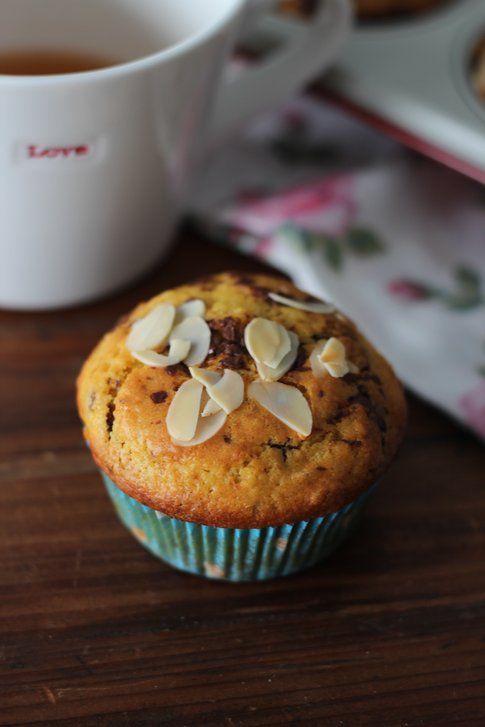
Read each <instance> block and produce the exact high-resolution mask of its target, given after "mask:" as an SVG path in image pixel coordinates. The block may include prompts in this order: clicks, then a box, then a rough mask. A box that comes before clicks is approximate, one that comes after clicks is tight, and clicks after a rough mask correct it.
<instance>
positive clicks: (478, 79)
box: [471, 38, 485, 101]
mask: <svg viewBox="0 0 485 727" xmlns="http://www.w3.org/2000/svg"><path fill="white" fill-rule="evenodd" d="M471 81H472V86H473V89H474V91H475V93H476V94H477V96H478V98H479V99H480V100H481V101H485V38H483V39H482V40H480V42H479V43H478V44H477V46H476V47H475V50H474V51H473V55H472V62H471Z"/></svg>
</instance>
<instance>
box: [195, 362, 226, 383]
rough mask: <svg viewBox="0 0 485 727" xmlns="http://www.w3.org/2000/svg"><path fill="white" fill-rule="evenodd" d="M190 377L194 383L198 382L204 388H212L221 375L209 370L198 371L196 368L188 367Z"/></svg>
mask: <svg viewBox="0 0 485 727" xmlns="http://www.w3.org/2000/svg"><path fill="white" fill-rule="evenodd" d="M189 371H190V375H191V376H192V378H193V379H195V380H196V381H200V383H201V384H203V385H204V386H214V384H217V383H218V382H219V381H220V380H221V378H222V374H218V373H217V371H211V370H210V369H199V368H197V367H196V366H190V367H189Z"/></svg>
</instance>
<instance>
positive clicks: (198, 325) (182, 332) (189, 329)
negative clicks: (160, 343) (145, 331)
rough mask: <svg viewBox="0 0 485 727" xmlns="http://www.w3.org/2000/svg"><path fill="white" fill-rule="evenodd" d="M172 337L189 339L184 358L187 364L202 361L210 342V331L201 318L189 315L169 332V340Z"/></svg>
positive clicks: (193, 364)
mask: <svg viewBox="0 0 485 727" xmlns="http://www.w3.org/2000/svg"><path fill="white" fill-rule="evenodd" d="M174 338H180V339H182V340H183V341H190V344H191V346H190V353H189V355H188V356H187V358H186V359H185V363H186V364H187V366H197V365H198V364H201V363H203V361H204V360H205V359H206V357H207V354H208V353H209V348H210V342H211V331H210V328H209V326H208V325H207V323H206V322H205V320H204V319H203V318H198V317H197V316H190V317H189V318H186V319H185V320H183V321H182V322H181V323H179V324H178V325H177V326H175V328H174V329H173V331H172V333H171V334H170V341H172V340H173V339H174Z"/></svg>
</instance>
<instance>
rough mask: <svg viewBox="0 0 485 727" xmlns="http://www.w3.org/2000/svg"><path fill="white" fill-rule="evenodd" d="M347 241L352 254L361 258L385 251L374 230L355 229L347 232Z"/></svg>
mask: <svg viewBox="0 0 485 727" xmlns="http://www.w3.org/2000/svg"><path fill="white" fill-rule="evenodd" d="M345 239H346V243H347V245H348V247H349V250H350V252H352V253H353V254H354V255H358V256H360V257H366V256H367V255H377V254H379V253H381V252H384V249H385V246H384V243H383V242H382V240H380V239H379V237H378V236H377V235H376V234H375V233H374V232H372V230H368V229H366V228H364V227H353V228H352V229H350V230H349V231H348V232H347V235H346V238H345Z"/></svg>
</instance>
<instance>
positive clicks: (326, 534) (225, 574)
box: [78, 273, 406, 580]
mask: <svg viewBox="0 0 485 727" xmlns="http://www.w3.org/2000/svg"><path fill="white" fill-rule="evenodd" d="M78 407H79V413H80V416H81V419H82V421H83V422H84V432H85V438H86V440H87V442H88V445H89V447H90V449H91V452H92V455H93V457H94V459H95V461H96V463H97V465H98V466H99V468H100V470H101V472H102V473H103V476H104V479H105V483H106V485H107V488H108V492H109V494H110V496H111V497H112V499H113V501H114V504H115V507H116V509H117V511H118V513H119V515H120V517H121V519H122V521H123V522H124V523H125V524H126V525H127V526H128V527H129V529H130V530H131V531H132V533H133V534H134V535H135V536H136V537H137V538H138V539H139V540H140V541H141V542H142V544H144V545H145V546H146V547H147V548H148V549H150V550H151V551H152V552H153V553H155V554H156V555H158V556H159V557H160V558H162V559H164V560H166V561H168V562H169V563H171V564H172V565H175V566H177V567H179V568H182V569H184V570H188V571H191V572H193V573H198V574H202V575H209V576H213V577H220V578H226V579H228V580H251V579H261V578H268V577H273V576H277V575H284V574H288V573H290V572H293V571H296V570H300V569H302V568H304V567H307V566H309V565H312V564H313V563H315V562H317V561H318V560H320V559H321V558H323V557H324V556H325V555H327V554H328V553H329V552H331V551H332V550H333V549H334V548H335V547H336V546H337V545H338V544H339V543H340V541H341V540H342V539H343V537H344V536H345V534H346V533H347V532H348V531H349V530H350V528H351V525H352V524H353V522H354V520H355V518H356V516H357V515H358V513H359V511H360V509H361V507H362V504H363V503H364V501H365V500H366V498H367V495H368V494H369V492H370V490H371V489H372V488H373V486H374V484H375V483H376V482H377V481H378V479H379V477H380V476H381V475H382V474H383V473H384V472H385V471H386V469H387V468H388V466H389V464H390V462H391V460H392V458H393V457H394V455H395V453H396V450H397V448H398V446H399V444H400V441H401V439H402V436H403V431H404V425H405V418H406V407H405V400H404V395H403V390H402V387H401V385H400V383H399V381H398V380H397V378H396V376H395V374H394V373H393V370H392V368H391V367H390V365H389V364H388V363H387V362H386V361H385V360H384V358H383V357H382V356H381V355H380V354H379V353H378V352H377V351H376V350H375V349H374V348H373V347H372V345H371V344H370V343H369V342H368V341H367V340H366V339H365V338H364V337H363V336H362V334H360V333H359V331H358V330H357V328H356V327H355V325H354V324H353V323H352V322H351V321H350V320H348V319H347V318H346V317H345V316H343V315H342V314H341V313H339V312H338V311H336V310H335V308H334V307H333V306H332V305H330V304H328V303H324V302H322V301H317V300H315V299H313V298H311V297H310V296H308V295H306V294H305V293H303V292H302V291H301V290H298V289H297V288H295V287H294V286H293V285H292V284H291V283H289V282H287V281H286V280H283V279H280V278H277V277H271V276H267V275H252V276H250V275H243V274H239V273H225V274H219V275H214V276H212V277H207V278H205V279H202V280H198V281H196V282H194V283H192V284H189V285H184V286H181V287H179V288H175V289H173V290H168V291H166V292H163V293H161V294H160V295H158V296H156V297H155V298H153V299H152V300H150V301H148V302H146V303H142V304H140V305H139V306H138V307H137V308H135V310H134V311H132V312H131V313H130V314H129V315H128V316H126V317H125V318H123V319H122V320H121V321H120V322H119V323H118V324H117V325H116V327H115V328H114V329H113V330H111V331H110V332H109V333H108V334H107V335H106V336H105V337H104V338H103V339H102V340H101V342H100V343H99V344H98V346H97V347H96V348H95V350H94V351H93V352H92V354H91V355H90V356H89V358H88V360H87V361H86V363H85V365H84V367H83V369H82V371H81V374H80V376H79V379H78Z"/></svg>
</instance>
